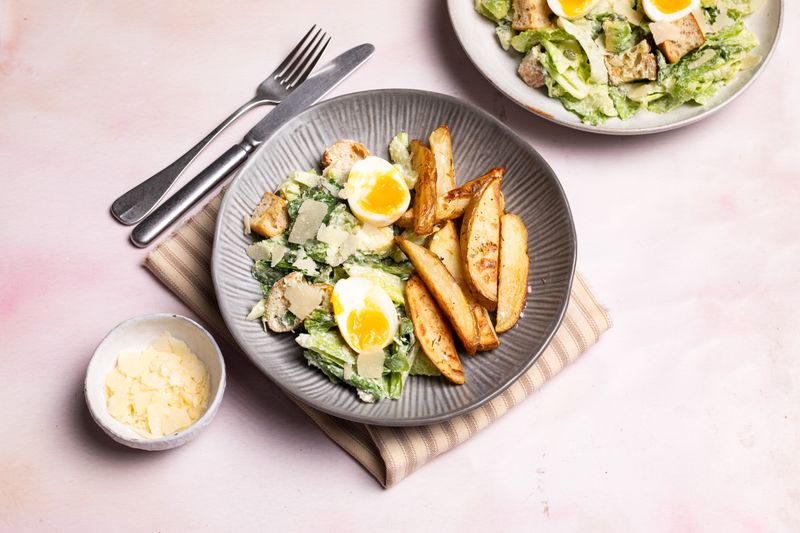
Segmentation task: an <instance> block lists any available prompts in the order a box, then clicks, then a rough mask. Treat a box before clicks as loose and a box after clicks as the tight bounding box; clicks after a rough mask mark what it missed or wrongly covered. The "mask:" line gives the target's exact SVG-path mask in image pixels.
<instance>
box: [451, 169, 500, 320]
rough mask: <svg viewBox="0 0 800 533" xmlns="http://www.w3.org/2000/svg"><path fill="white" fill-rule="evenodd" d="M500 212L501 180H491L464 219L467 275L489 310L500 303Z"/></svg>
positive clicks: (468, 282)
mask: <svg viewBox="0 0 800 533" xmlns="http://www.w3.org/2000/svg"><path fill="white" fill-rule="evenodd" d="M501 214H502V213H501V212H500V180H492V181H490V182H489V183H487V184H486V185H485V186H484V188H483V190H481V192H479V193H478V194H477V195H476V196H475V197H474V198H473V199H472V201H471V202H470V203H469V206H467V210H466V211H465V212H464V220H463V221H462V222H461V259H462V263H463V267H464V279H466V281H467V285H469V288H470V289H471V290H472V293H473V294H474V295H475V298H476V299H477V300H478V302H479V303H480V304H481V305H483V306H484V307H485V308H486V309H488V310H489V311H494V310H495V308H496V307H497V274H498V266H497V264H498V260H499V252H500V215H501Z"/></svg>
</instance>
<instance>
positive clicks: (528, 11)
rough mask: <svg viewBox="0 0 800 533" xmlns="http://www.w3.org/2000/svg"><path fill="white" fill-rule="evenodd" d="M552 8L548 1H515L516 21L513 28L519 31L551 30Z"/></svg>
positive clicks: (512, 22) (512, 24) (512, 25)
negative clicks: (548, 5)
mask: <svg viewBox="0 0 800 533" xmlns="http://www.w3.org/2000/svg"><path fill="white" fill-rule="evenodd" d="M550 26H551V24H550V8H549V7H547V0H514V20H513V21H511V27H512V28H513V29H515V30H517V31H524V30H538V29H540V28H549V27H550Z"/></svg>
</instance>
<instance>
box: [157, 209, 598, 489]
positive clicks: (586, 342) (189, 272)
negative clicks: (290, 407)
mask: <svg viewBox="0 0 800 533" xmlns="http://www.w3.org/2000/svg"><path fill="white" fill-rule="evenodd" d="M220 199H221V195H220V196H217V197H216V198H215V199H214V200H212V201H211V202H210V203H209V204H208V205H207V206H206V207H205V208H204V209H203V210H201V211H200V212H198V213H197V215H195V216H194V217H193V218H191V219H190V220H189V221H188V222H187V223H186V224H185V225H184V226H183V227H181V228H180V229H179V230H178V231H177V232H176V233H175V234H174V235H173V236H172V237H170V238H169V239H167V240H166V241H165V242H163V243H162V244H160V245H159V246H158V247H156V248H155V249H154V250H153V251H152V252H151V253H150V254H149V255H148V256H147V259H146V260H145V266H146V267H147V269H149V270H150V271H151V272H152V273H153V274H154V275H155V276H156V277H157V278H158V279H159V280H161V281H162V282H163V283H164V285H166V286H167V287H168V288H169V289H170V290H171V291H172V292H174V293H175V294H176V295H177V296H178V297H179V298H180V299H181V300H183V302H184V303H185V304H186V305H187V306H189V307H190V308H191V309H192V310H193V311H194V312H195V313H197V315H198V316H199V317H200V318H201V319H202V320H203V321H204V322H205V323H206V324H207V325H208V326H209V327H210V328H211V329H212V330H214V331H215V332H216V333H217V334H218V335H221V336H223V337H225V339H226V340H228V342H229V343H230V344H231V345H232V346H236V344H235V343H234V341H233V338H232V336H231V335H230V333H229V332H228V331H227V329H226V328H225V325H224V323H223V321H222V318H221V317H220V315H219V311H218V309H217V305H216V301H215V298H214V288H213V286H212V283H211V273H210V268H209V263H210V259H211V246H212V241H213V236H214V221H215V218H216V216H217V211H218V210H219V204H220ZM609 327H611V319H610V318H609V315H608V312H607V311H606V309H605V308H604V307H603V306H602V305H600V304H599V303H598V302H597V300H596V299H595V297H594V296H593V295H592V293H591V292H590V291H589V288H588V286H587V285H586V282H585V281H584V279H583V277H581V275H580V274H578V275H577V276H576V277H575V282H574V283H573V286H572V295H571V298H570V303H569V307H568V308H567V313H566V316H565V317H564V321H563V323H562V325H561V327H560V328H559V330H558V332H557V333H556V335H555V337H554V338H553V341H552V343H551V344H550V346H549V347H548V348H547V349H546V350H545V352H544V353H543V354H542V356H541V357H539V359H538V361H537V362H536V364H535V365H533V367H531V369H530V370H528V372H526V373H525V374H524V375H523V376H522V377H521V378H520V379H519V380H517V381H516V382H515V383H514V384H513V385H511V386H510V387H509V388H508V389H506V390H505V392H503V393H502V394H501V395H499V396H498V397H496V398H495V399H494V400H492V401H491V402H489V403H487V404H484V405H483V406H481V407H479V408H477V409H475V410H474V411H472V412H470V413H467V414H465V415H462V416H459V417H456V418H454V419H451V420H449V421H447V422H443V423H440V424H434V425H430V426H420V427H406V428H389V427H378V426H368V425H365V424H358V423H355V422H349V421H347V420H342V419H339V418H335V417H332V416H329V415H327V414H325V413H322V412H319V411H317V410H315V409H312V408H311V407H308V406H307V405H304V404H303V403H302V402H300V401H298V400H296V399H294V401H295V402H296V403H297V404H298V405H299V406H300V408H301V409H302V410H303V411H305V413H306V414H308V416H310V417H311V419H312V420H314V422H316V423H317V425H319V427H320V428H321V429H322V431H324V432H325V433H326V434H327V435H328V436H329V437H330V438H331V439H333V441H334V442H336V444H338V445H339V446H341V447H342V448H343V449H344V450H345V451H346V452H347V453H349V454H350V455H352V456H353V457H354V458H355V459H356V460H357V461H358V462H359V463H361V464H362V465H363V466H364V468H366V469H367V470H368V471H369V472H370V473H371V474H372V475H373V476H375V478H376V479H377V480H378V481H379V482H380V483H381V485H383V486H384V487H387V488H388V487H391V486H392V485H394V484H396V483H398V482H399V481H400V480H402V479H404V478H405V477H406V476H408V475H409V474H411V473H412V472H414V471H415V470H417V469H418V468H420V467H422V466H423V465H424V464H425V463H427V462H428V461H430V460H431V459H433V458H434V457H436V456H438V455H441V454H443V453H444V452H446V451H448V450H451V449H453V448H455V447H456V446H458V445H459V444H461V443H462V442H464V441H466V440H467V439H469V438H470V437H471V436H473V435H474V434H476V433H477V432H479V431H480V430H482V429H483V428H485V427H486V426H488V425H489V424H491V423H492V422H493V421H494V420H496V419H497V418H499V417H500V416H502V415H503V414H505V413H506V412H508V411H509V410H510V409H511V408H513V407H514V406H515V405H516V404H518V403H519V402H521V401H523V400H524V399H525V398H527V397H528V396H530V395H531V394H533V393H534V392H535V391H536V390H538V389H539V388H540V387H541V386H542V385H544V383H545V382H546V381H547V380H549V379H550V378H552V377H553V376H554V375H556V374H557V373H558V372H560V371H561V369H563V368H564V367H566V366H567V365H568V364H569V363H571V362H572V361H574V360H575V359H576V358H577V357H578V356H579V355H580V354H581V353H583V352H584V351H585V350H586V349H587V348H588V347H589V346H591V345H592V344H594V343H595V342H597V340H598V339H599V338H600V335H601V334H602V333H603V332H604V331H606V330H607V329H608V328H609Z"/></svg>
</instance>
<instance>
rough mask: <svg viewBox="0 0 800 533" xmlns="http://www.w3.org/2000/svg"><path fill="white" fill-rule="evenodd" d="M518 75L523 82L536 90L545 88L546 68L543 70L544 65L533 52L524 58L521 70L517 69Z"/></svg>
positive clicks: (520, 65)
mask: <svg viewBox="0 0 800 533" xmlns="http://www.w3.org/2000/svg"><path fill="white" fill-rule="evenodd" d="M517 74H519V77H520V78H522V81H524V82H525V83H526V84H528V85H530V86H531V87H533V88H535V89H538V88H539V87H544V83H545V81H544V68H542V64H541V63H540V62H539V59H538V57H537V55H536V54H534V52H533V50H531V51H530V52H528V54H527V55H526V56H525V57H523V58H522V61H520V64H519V68H517Z"/></svg>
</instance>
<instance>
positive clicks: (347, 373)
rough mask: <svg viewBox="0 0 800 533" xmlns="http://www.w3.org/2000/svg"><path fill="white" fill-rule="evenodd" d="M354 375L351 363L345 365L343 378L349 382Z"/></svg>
mask: <svg viewBox="0 0 800 533" xmlns="http://www.w3.org/2000/svg"><path fill="white" fill-rule="evenodd" d="M352 375H353V365H352V364H350V363H345V364H344V367H343V368H342V377H343V378H344V379H345V380H348V379H350V376H352Z"/></svg>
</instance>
